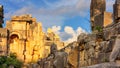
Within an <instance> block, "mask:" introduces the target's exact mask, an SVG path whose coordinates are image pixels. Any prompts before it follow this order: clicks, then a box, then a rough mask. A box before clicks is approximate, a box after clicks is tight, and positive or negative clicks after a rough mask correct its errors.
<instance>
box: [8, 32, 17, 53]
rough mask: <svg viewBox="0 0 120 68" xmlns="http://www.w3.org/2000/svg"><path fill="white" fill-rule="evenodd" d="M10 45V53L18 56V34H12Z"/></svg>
mask: <svg viewBox="0 0 120 68" xmlns="http://www.w3.org/2000/svg"><path fill="white" fill-rule="evenodd" d="M9 40H10V43H9V48H10V53H15V54H18V52H19V36H18V35H17V34H12V35H10V37H9Z"/></svg>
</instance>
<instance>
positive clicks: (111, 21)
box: [0, 0, 120, 68]
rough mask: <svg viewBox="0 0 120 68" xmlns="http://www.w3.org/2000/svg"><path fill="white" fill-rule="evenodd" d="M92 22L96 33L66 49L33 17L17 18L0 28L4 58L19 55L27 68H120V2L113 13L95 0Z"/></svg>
mask: <svg viewBox="0 0 120 68" xmlns="http://www.w3.org/2000/svg"><path fill="white" fill-rule="evenodd" d="M2 10H3V9H2ZM0 12H3V11H0ZM2 14H3V13H2ZM2 20H3V15H0V24H1V23H2ZM90 21H91V28H92V32H91V33H89V34H85V33H81V34H80V35H79V36H78V37H77V41H74V42H71V43H69V44H67V45H66V44H65V42H61V41H60V37H59V36H58V35H57V34H55V33H53V31H52V30H51V29H50V28H48V30H47V33H44V32H43V31H42V24H41V23H40V22H37V21H36V19H35V18H33V17H32V16H31V15H20V16H13V17H12V18H11V20H9V21H7V22H6V27H5V28H0V55H1V56H3V55H4V56H8V55H9V54H10V53H14V54H16V55H17V58H18V59H19V60H22V61H23V62H24V66H23V68H120V0H116V1H115V4H114V5H113V13H111V12H106V0H91V5H90Z"/></svg>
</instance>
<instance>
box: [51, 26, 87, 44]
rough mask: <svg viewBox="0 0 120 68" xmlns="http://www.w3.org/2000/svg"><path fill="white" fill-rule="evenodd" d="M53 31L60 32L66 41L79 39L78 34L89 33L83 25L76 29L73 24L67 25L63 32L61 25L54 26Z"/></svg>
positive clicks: (62, 38)
mask: <svg viewBox="0 0 120 68" xmlns="http://www.w3.org/2000/svg"><path fill="white" fill-rule="evenodd" d="M51 29H52V31H53V32H54V33H56V34H58V35H59V36H60V38H61V40H62V41H64V42H66V43H70V42H73V41H76V40H77V37H78V35H80V34H81V33H87V32H86V31H85V30H84V29H82V28H81V27H78V28H77V29H76V30H74V29H73V28H72V27H71V26H65V28H64V31H63V32H61V31H60V30H61V27H60V26H53V27H52V28H51Z"/></svg>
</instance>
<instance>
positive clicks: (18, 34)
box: [0, 15, 64, 63]
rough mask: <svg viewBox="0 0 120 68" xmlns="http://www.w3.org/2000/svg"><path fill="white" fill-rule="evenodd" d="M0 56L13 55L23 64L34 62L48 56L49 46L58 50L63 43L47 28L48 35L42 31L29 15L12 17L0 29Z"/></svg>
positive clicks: (39, 25) (38, 23)
mask: <svg viewBox="0 0 120 68" xmlns="http://www.w3.org/2000/svg"><path fill="white" fill-rule="evenodd" d="M0 36H1V37H0V39H1V41H0V44H1V45H0V47H1V49H0V50H1V53H0V55H8V54H10V53H15V54H16V55H17V58H18V59H20V60H22V61H23V62H25V63H30V62H36V61H37V60H38V59H42V58H45V57H47V56H48V54H49V53H50V46H51V44H53V43H55V44H57V45H58V46H57V47H59V49H60V48H62V47H63V46H64V43H63V42H61V41H60V38H59V36H58V35H56V34H54V33H53V32H52V30H51V29H50V28H49V29H48V33H47V34H45V33H44V32H43V31H42V25H41V23H40V22H37V21H36V19H35V18H32V16H30V15H21V16H13V17H12V18H11V20H10V21H7V22H6V27H5V28H0Z"/></svg>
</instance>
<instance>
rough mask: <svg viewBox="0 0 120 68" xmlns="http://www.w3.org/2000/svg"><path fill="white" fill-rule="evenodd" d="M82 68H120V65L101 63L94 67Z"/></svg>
mask: <svg viewBox="0 0 120 68" xmlns="http://www.w3.org/2000/svg"><path fill="white" fill-rule="evenodd" d="M81 68H120V65H119V64H115V63H101V64H96V65H93V66H88V67H81Z"/></svg>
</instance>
